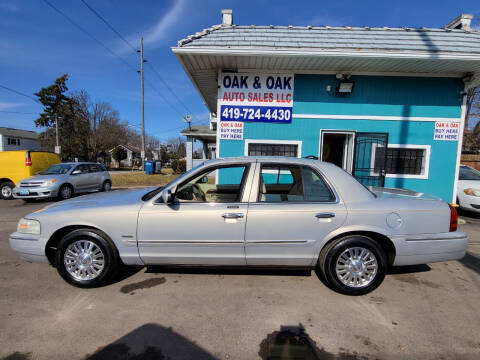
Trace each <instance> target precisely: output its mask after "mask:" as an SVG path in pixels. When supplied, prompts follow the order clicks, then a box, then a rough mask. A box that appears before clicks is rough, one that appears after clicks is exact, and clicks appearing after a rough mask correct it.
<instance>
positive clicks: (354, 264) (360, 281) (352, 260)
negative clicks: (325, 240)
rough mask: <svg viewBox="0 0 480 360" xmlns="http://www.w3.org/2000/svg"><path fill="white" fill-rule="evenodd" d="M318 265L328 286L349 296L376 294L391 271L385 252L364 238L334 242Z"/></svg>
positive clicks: (367, 238)
mask: <svg viewBox="0 0 480 360" xmlns="http://www.w3.org/2000/svg"><path fill="white" fill-rule="evenodd" d="M318 265H319V267H320V271H321V272H322V275H323V277H324V279H325V280H326V282H327V284H328V285H329V286H330V287H331V288H332V289H333V290H335V291H338V292H340V293H342V294H347V295H363V294H367V293H369V292H371V291H373V290H374V289H376V288H377V287H378V286H379V285H380V284H381V283H382V281H383V279H384V278H385V273H386V270H387V260H386V255H385V251H383V249H382V247H381V246H380V245H379V244H378V243H377V242H375V241H374V240H373V239H371V238H369V237H367V236H363V235H350V236H346V237H343V238H339V239H336V240H334V241H332V242H331V243H330V244H328V245H327V246H326V247H325V248H324V249H323V250H322V252H321V253H320V257H319V260H318Z"/></svg>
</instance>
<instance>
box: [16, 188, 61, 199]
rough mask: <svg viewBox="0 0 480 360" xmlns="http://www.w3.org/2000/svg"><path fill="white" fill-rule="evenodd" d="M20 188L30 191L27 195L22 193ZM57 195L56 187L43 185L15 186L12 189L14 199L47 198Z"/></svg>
mask: <svg viewBox="0 0 480 360" xmlns="http://www.w3.org/2000/svg"><path fill="white" fill-rule="evenodd" d="M21 190H28V191H29V192H30V193H29V194H28V195H22V194H21V193H20V192H21ZM57 195H58V189H57V188H56V187H52V186H49V187H47V186H45V187H34V188H28V189H25V188H19V187H15V188H14V189H13V197H14V198H15V199H39V198H49V197H55V196H57Z"/></svg>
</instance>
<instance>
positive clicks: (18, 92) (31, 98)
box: [0, 85, 38, 103]
mask: <svg viewBox="0 0 480 360" xmlns="http://www.w3.org/2000/svg"><path fill="white" fill-rule="evenodd" d="M0 88H2V89H5V90H7V91H10V92H12V93H15V94H17V95H21V96H25V97H27V98H29V99H30V100H33V101H35V102H36V103H38V100H37V99H35V98H34V97H33V96H30V95H27V94H25V93H22V92H20V91H17V90H14V89H11V88H9V87H6V86H4V85H0Z"/></svg>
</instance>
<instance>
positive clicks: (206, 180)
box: [199, 176, 208, 184]
mask: <svg viewBox="0 0 480 360" xmlns="http://www.w3.org/2000/svg"><path fill="white" fill-rule="evenodd" d="M199 183H200V184H206V183H208V176H204V177H202V178H201V179H200V181H199Z"/></svg>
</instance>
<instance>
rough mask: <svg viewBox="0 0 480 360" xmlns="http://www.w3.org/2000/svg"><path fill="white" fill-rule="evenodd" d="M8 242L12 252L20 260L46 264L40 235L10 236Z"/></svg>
mask: <svg viewBox="0 0 480 360" xmlns="http://www.w3.org/2000/svg"><path fill="white" fill-rule="evenodd" d="M8 241H9V243H10V247H11V248H12V250H13V251H16V252H17V253H18V255H19V256H20V258H21V259H23V260H26V261H30V262H43V263H48V259H47V257H46V255H45V242H44V241H43V240H42V238H41V237H40V235H30V234H21V233H18V232H14V233H12V234H10V236H9V238H8Z"/></svg>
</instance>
